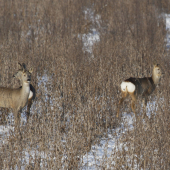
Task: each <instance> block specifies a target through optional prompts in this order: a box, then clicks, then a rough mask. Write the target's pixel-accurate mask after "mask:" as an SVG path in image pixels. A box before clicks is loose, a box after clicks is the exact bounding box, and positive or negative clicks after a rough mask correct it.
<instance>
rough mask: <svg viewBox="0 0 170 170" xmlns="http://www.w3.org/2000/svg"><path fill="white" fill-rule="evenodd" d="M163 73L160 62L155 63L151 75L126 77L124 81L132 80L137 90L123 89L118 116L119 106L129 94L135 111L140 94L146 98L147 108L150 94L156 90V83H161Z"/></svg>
mask: <svg viewBox="0 0 170 170" xmlns="http://www.w3.org/2000/svg"><path fill="white" fill-rule="evenodd" d="M161 74H162V72H161V68H160V66H159V65H158V64H156V65H154V68H153V73H152V76H151V77H144V78H132V77H130V78H129V79H126V80H125V81H124V82H131V83H133V84H134V85H135V91H134V92H128V90H127V88H126V91H125V92H124V91H122V90H121V93H122V98H121V99H120V101H119V104H118V110H117V117H118V116H119V107H120V105H121V104H122V103H123V101H124V100H125V99H126V98H127V97H128V95H130V96H131V109H132V111H133V112H134V113H135V103H136V100H137V97H138V96H139V95H141V96H142V97H143V98H144V106H145V108H146V105H147V100H148V96H149V95H150V94H152V92H153V91H154V90H155V88H156V85H157V84H158V83H159V80H160V77H161Z"/></svg>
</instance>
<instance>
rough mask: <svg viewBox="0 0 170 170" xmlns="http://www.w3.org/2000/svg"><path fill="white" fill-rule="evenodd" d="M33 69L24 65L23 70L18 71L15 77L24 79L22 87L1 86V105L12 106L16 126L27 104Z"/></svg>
mask: <svg viewBox="0 0 170 170" xmlns="http://www.w3.org/2000/svg"><path fill="white" fill-rule="evenodd" d="M31 73H32V69H31V70H29V71H28V70H26V69H25V68H24V67H22V71H18V72H17V73H16V74H15V75H14V77H16V78H18V79H20V80H21V81H22V88H16V89H13V88H6V87H0V107H4V108H12V109H13V112H14V118H15V126H17V125H18V121H19V120H20V111H21V110H22V109H23V108H24V107H25V106H26V104H27V102H28V97H29V94H30V81H31Z"/></svg>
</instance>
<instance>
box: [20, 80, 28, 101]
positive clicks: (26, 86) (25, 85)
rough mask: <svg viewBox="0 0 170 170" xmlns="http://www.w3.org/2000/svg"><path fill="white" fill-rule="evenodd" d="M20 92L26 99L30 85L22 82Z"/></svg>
mask: <svg viewBox="0 0 170 170" xmlns="http://www.w3.org/2000/svg"><path fill="white" fill-rule="evenodd" d="M21 91H22V94H23V96H26V97H27V98H28V95H29V93H30V83H25V82H23V83H22V89H21Z"/></svg>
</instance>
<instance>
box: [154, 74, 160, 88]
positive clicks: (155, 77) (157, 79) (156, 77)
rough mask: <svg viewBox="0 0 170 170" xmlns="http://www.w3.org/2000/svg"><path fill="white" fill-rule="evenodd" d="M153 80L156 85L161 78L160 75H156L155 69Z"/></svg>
mask: <svg viewBox="0 0 170 170" xmlns="http://www.w3.org/2000/svg"><path fill="white" fill-rule="evenodd" d="M152 80H153V82H154V84H155V85H157V84H158V83H159V80H160V76H158V75H156V74H155V73H154V71H153V74H152Z"/></svg>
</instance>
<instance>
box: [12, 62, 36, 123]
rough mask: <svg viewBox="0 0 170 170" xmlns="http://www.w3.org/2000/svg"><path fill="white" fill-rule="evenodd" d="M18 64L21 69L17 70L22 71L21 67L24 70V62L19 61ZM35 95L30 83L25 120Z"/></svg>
mask: <svg viewBox="0 0 170 170" xmlns="http://www.w3.org/2000/svg"><path fill="white" fill-rule="evenodd" d="M19 65H20V66H21V69H19V70H18V72H21V73H22V70H23V68H24V69H25V70H26V65H25V64H24V63H22V64H20V63H19ZM14 77H15V76H14ZM19 79H20V78H19ZM20 80H21V79H20ZM20 88H22V86H20ZM35 95H36V91H35V88H34V87H33V86H32V84H30V93H29V96H28V104H27V110H26V116H27V121H28V120H29V116H30V108H31V105H32V102H33V100H34V99H35Z"/></svg>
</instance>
